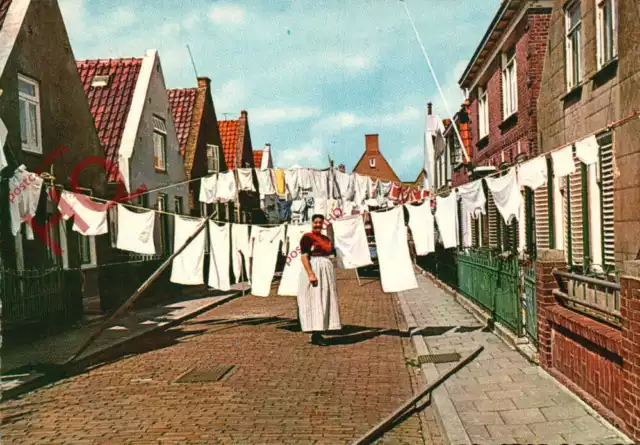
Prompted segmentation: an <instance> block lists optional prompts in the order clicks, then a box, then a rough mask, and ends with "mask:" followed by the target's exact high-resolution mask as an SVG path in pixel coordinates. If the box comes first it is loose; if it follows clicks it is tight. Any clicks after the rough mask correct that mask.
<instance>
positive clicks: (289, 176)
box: [284, 168, 300, 199]
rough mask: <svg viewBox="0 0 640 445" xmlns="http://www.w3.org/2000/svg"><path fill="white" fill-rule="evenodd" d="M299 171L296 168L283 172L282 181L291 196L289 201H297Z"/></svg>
mask: <svg viewBox="0 0 640 445" xmlns="http://www.w3.org/2000/svg"><path fill="white" fill-rule="evenodd" d="M299 171H300V170H299V169H297V168H288V169H286V170H285V171H284V181H285V184H286V186H287V190H289V194H290V195H291V199H298V195H299V191H298V187H299V185H300V181H299V173H298V172H299Z"/></svg>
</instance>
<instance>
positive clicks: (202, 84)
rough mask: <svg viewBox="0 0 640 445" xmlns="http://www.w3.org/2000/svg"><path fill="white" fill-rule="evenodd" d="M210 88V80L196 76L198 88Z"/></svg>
mask: <svg viewBox="0 0 640 445" xmlns="http://www.w3.org/2000/svg"><path fill="white" fill-rule="evenodd" d="M210 87H211V79H209V78H208V77H206V76H198V88H201V89H206V90H208V89H209V88H210Z"/></svg>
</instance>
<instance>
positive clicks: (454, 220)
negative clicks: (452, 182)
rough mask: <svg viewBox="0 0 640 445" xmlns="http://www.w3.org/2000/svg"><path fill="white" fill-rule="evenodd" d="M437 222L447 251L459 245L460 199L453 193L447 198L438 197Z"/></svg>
mask: <svg viewBox="0 0 640 445" xmlns="http://www.w3.org/2000/svg"><path fill="white" fill-rule="evenodd" d="M435 216H436V222H437V223H438V232H440V238H442V245H443V246H444V248H445V249H451V248H453V247H456V246H457V245H458V198H457V196H456V192H455V191H454V192H451V194H450V195H449V196H447V197H446V198H444V197H442V196H437V197H436V215H435Z"/></svg>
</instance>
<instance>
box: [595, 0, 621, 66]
mask: <svg viewBox="0 0 640 445" xmlns="http://www.w3.org/2000/svg"><path fill="white" fill-rule="evenodd" d="M595 4H596V65H597V68H598V69H602V67H604V66H605V65H607V64H608V63H609V62H611V61H613V60H615V59H616V58H617V57H618V29H617V28H618V27H617V25H618V23H617V20H618V16H617V1H616V0H595ZM607 6H608V8H607ZM605 9H609V14H610V16H609V17H610V20H611V22H610V26H611V27H610V29H609V28H608V27H607V23H606V22H605V15H604V11H605ZM608 51H610V52H611V54H607V52H608Z"/></svg>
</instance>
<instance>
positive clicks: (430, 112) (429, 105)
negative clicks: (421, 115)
mask: <svg viewBox="0 0 640 445" xmlns="http://www.w3.org/2000/svg"><path fill="white" fill-rule="evenodd" d="M432 113H433V104H432V103H431V102H428V103H427V114H428V115H429V116H431V114H432Z"/></svg>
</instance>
